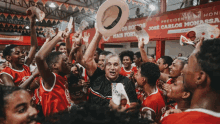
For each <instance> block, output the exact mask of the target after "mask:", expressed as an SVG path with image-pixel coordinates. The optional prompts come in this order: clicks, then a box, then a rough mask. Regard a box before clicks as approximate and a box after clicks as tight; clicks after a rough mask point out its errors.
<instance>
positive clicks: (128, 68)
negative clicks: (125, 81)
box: [120, 51, 137, 79]
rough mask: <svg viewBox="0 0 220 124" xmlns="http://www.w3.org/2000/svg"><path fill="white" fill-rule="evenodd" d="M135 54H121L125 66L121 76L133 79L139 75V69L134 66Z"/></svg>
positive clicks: (122, 68) (126, 52)
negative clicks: (136, 74)
mask: <svg viewBox="0 0 220 124" xmlns="http://www.w3.org/2000/svg"><path fill="white" fill-rule="evenodd" d="M133 56H134V53H133V52H132V51H123V52H121V53H120V59H121V61H122V64H123V66H122V67H121V71H120V75H123V76H125V77H128V78H130V79H131V77H132V76H133V75H134V74H135V73H137V67H136V66H132V63H133Z"/></svg>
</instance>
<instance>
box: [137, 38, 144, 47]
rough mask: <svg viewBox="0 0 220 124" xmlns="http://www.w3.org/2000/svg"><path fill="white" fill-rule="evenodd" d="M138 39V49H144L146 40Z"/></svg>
mask: <svg viewBox="0 0 220 124" xmlns="http://www.w3.org/2000/svg"><path fill="white" fill-rule="evenodd" d="M137 38H138V48H144V38H139V37H138V36H137Z"/></svg>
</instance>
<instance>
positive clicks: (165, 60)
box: [161, 56, 173, 66]
mask: <svg viewBox="0 0 220 124" xmlns="http://www.w3.org/2000/svg"><path fill="white" fill-rule="evenodd" d="M161 59H163V63H164V64H168V66H170V65H172V62H173V59H172V58H171V57H170V56H162V57H161Z"/></svg>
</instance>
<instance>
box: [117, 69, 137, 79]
mask: <svg viewBox="0 0 220 124" xmlns="http://www.w3.org/2000/svg"><path fill="white" fill-rule="evenodd" d="M132 71H133V72H134V74H135V73H137V71H138V70H137V67H136V66H132V67H131V70H130V71H126V70H125V69H124V67H121V71H120V75H122V76H125V77H127V76H128V75H130V73H131V72H132Z"/></svg>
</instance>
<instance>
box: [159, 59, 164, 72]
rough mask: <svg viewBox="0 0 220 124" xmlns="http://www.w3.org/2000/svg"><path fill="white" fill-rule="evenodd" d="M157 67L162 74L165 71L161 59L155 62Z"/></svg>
mask: <svg viewBox="0 0 220 124" xmlns="http://www.w3.org/2000/svg"><path fill="white" fill-rule="evenodd" d="M157 65H158V67H159V69H160V72H163V71H164V69H165V64H164V61H163V59H162V58H160V59H158V60H157Z"/></svg>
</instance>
